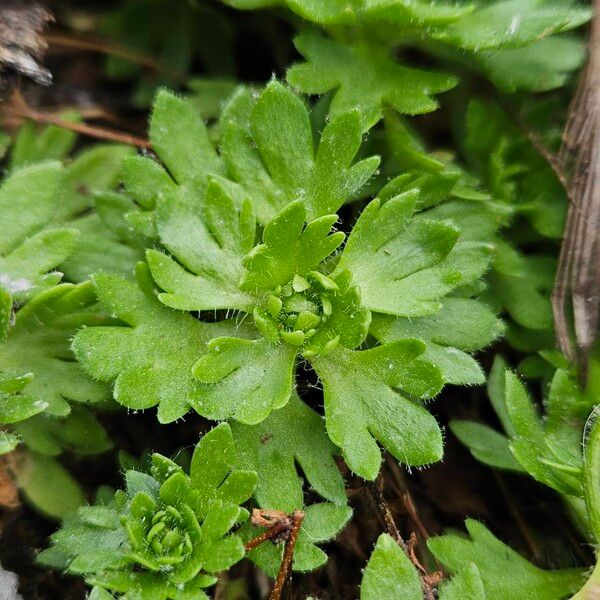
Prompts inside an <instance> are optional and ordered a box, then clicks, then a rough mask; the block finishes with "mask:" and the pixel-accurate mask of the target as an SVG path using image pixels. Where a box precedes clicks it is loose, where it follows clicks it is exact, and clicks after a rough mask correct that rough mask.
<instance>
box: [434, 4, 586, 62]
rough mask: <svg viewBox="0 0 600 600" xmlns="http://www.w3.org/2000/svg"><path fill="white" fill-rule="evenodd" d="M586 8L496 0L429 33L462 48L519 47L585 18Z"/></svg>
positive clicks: (582, 21) (574, 25)
mask: <svg viewBox="0 0 600 600" xmlns="http://www.w3.org/2000/svg"><path fill="white" fill-rule="evenodd" d="M590 16H591V14H590V9H588V8H583V7H580V6H577V5H576V4H573V3H571V2H568V1H567V2H560V3H559V2H554V1H551V2H539V0H500V1H496V2H491V3H486V5H484V6H482V7H481V8H480V9H479V10H476V11H473V12H472V13H470V14H467V15H465V16H464V17H462V18H461V19H459V20H458V21H456V22H454V23H450V24H448V25H447V26H446V27H444V28H443V29H440V30H439V31H434V32H432V34H433V37H434V38H437V39H439V40H442V41H444V42H446V43H448V44H452V45H455V46H458V47H459V48H464V49H466V50H473V51H477V52H478V51H481V50H483V49H486V48H494V49H497V48H519V47H521V46H527V45H529V44H532V43H533V42H537V41H539V40H540V39H541V38H543V37H546V36H548V35H551V34H552V33H555V32H559V31H566V30H568V29H573V28H574V27H578V26H579V25H581V24H583V23H585V22H586V21H588V20H589V18H590Z"/></svg>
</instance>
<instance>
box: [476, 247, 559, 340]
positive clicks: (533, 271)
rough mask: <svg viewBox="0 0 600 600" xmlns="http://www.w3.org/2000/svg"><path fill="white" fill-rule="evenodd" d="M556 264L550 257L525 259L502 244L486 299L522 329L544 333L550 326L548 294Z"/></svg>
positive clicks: (497, 250) (526, 257)
mask: <svg viewBox="0 0 600 600" xmlns="http://www.w3.org/2000/svg"><path fill="white" fill-rule="evenodd" d="M555 269H556V261H555V259H554V258H553V257H550V256H541V255H538V256H535V255H533V256H525V255H522V254H520V253H518V252H516V251H515V250H514V249H512V248H510V247H509V246H508V245H505V244H503V243H502V244H497V245H496V258H495V261H494V271H493V272H492V273H491V274H490V276H489V291H488V296H489V297H490V298H493V299H494V301H495V303H496V304H500V305H501V306H503V307H504V308H505V310H506V311H507V312H508V313H509V314H510V316H511V317H512V318H513V319H514V320H515V321H516V322H517V323H518V324H519V325H521V326H523V327H527V328H528V329H546V328H549V327H550V326H551V324H552V309H551V306H550V297H549V296H550V292H551V290H552V287H553V285H554V274H555Z"/></svg>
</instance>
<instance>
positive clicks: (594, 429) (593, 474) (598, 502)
mask: <svg viewBox="0 0 600 600" xmlns="http://www.w3.org/2000/svg"><path fill="white" fill-rule="evenodd" d="M592 419H593V422H592V425H591V428H590V432H589V434H588V436H587V440H586V442H585V444H586V445H585V449H584V467H583V476H584V480H583V489H584V495H585V504H586V506H587V510H588V515H589V519H590V529H591V530H592V534H593V536H594V538H595V540H596V541H599V540H600V419H598V418H597V416H596V417H594V416H592Z"/></svg>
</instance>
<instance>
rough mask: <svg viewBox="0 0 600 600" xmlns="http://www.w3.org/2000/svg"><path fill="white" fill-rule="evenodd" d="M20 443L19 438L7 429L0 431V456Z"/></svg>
mask: <svg viewBox="0 0 600 600" xmlns="http://www.w3.org/2000/svg"><path fill="white" fill-rule="evenodd" d="M20 443H21V438H19V436H18V435H15V434H14V433H10V432H8V431H0V456H1V455H3V454H8V453H9V452H12V451H13V450H14V449H15V448H16V447H17V446H18V445H19V444H20Z"/></svg>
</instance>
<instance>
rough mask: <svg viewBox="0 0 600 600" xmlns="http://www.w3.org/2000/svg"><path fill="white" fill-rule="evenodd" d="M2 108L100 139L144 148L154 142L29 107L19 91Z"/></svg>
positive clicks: (22, 116) (8, 111)
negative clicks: (75, 121) (68, 119)
mask: <svg viewBox="0 0 600 600" xmlns="http://www.w3.org/2000/svg"><path fill="white" fill-rule="evenodd" d="M2 110H3V111H4V112H5V113H7V114H9V115H11V116H14V117H21V118H23V119H31V120H32V121H35V122H36V123H48V124H49V125H56V126H57V127H61V128H62V129H69V130H70V131H75V132H76V133H80V134H82V135H86V136H88V137H92V138H96V139H100V140H107V141H110V142H119V143H122V144H128V145H130V146H137V147H138V148H144V149H150V148H151V147H152V144H151V143H150V142H149V141H148V140H145V139H144V138H140V137H138V136H135V135H132V134H129V133H124V132H121V131H113V130H111V129H104V128H103V127H94V126H92V125H86V124H85V123H74V122H72V121H66V120H64V119H61V118H60V117H58V116H56V115H53V114H49V113H43V112H39V111H37V110H35V109H33V108H31V107H29V106H28V105H27V103H26V102H25V100H24V98H23V97H22V96H21V94H20V93H19V92H17V91H15V93H14V94H13V96H12V98H11V102H9V103H8V104H6V105H5V106H3V107H2Z"/></svg>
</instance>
